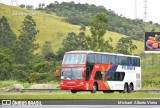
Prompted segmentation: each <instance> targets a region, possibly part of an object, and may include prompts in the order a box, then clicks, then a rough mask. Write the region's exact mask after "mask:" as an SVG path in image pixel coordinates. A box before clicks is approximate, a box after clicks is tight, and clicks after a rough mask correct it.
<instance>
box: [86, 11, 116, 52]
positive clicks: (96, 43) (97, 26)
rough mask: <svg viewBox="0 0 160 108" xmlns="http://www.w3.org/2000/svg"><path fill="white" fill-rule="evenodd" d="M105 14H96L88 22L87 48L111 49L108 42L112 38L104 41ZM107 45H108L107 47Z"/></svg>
mask: <svg viewBox="0 0 160 108" xmlns="http://www.w3.org/2000/svg"><path fill="white" fill-rule="evenodd" d="M107 21H108V19H107V16H106V15H105V14H104V13H99V14H97V15H96V16H95V17H94V18H93V19H92V20H91V23H90V31H91V36H90V37H87V40H88V43H89V49H91V50H93V51H109V52H110V51H111V49H113V48H112V46H111V45H110V44H109V42H110V41H111V40H112V39H110V40H107V41H105V40H104V38H103V36H104V34H105V33H106V27H107ZM108 46H109V47H108Z"/></svg>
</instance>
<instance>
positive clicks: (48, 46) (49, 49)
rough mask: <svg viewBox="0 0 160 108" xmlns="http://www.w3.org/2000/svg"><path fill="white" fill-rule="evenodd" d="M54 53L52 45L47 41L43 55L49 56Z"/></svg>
mask: <svg viewBox="0 0 160 108" xmlns="http://www.w3.org/2000/svg"><path fill="white" fill-rule="evenodd" d="M52 52H53V50H52V46H51V43H50V42H48V41H46V42H45V43H44V45H43V46H42V54H43V55H44V56H46V55H47V54H49V53H52Z"/></svg>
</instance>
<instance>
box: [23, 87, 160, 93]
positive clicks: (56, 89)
mask: <svg viewBox="0 0 160 108" xmlns="http://www.w3.org/2000/svg"><path fill="white" fill-rule="evenodd" d="M60 90H61V89H60V88H54V89H30V88H28V89H21V90H20V91H21V93H23V92H25V91H50V93H51V92H52V91H60ZM65 91H68V90H65ZM132 92H144V93H160V90H134V91H132Z"/></svg>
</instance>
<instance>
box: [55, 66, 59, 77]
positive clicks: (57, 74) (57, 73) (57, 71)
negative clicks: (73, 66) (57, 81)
mask: <svg viewBox="0 0 160 108" xmlns="http://www.w3.org/2000/svg"><path fill="white" fill-rule="evenodd" d="M59 72H60V68H58V69H57V70H56V73H55V76H56V77H59Z"/></svg>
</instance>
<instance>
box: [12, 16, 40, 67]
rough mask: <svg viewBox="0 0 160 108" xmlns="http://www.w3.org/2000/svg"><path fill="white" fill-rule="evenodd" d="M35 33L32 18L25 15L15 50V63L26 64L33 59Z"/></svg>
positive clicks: (34, 24)
mask: <svg viewBox="0 0 160 108" xmlns="http://www.w3.org/2000/svg"><path fill="white" fill-rule="evenodd" d="M37 33H38V30H37V29H36V23H35V21H34V20H33V18H32V16H29V15H27V16H26V17H25V19H24V21H23V22H22V30H20V36H19V37H18V43H17V47H16V49H15V53H16V61H17V63H20V64H26V63H28V61H29V60H30V59H31V58H32V57H33V52H34V49H35V44H34V42H35V40H36V35H37Z"/></svg>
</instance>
